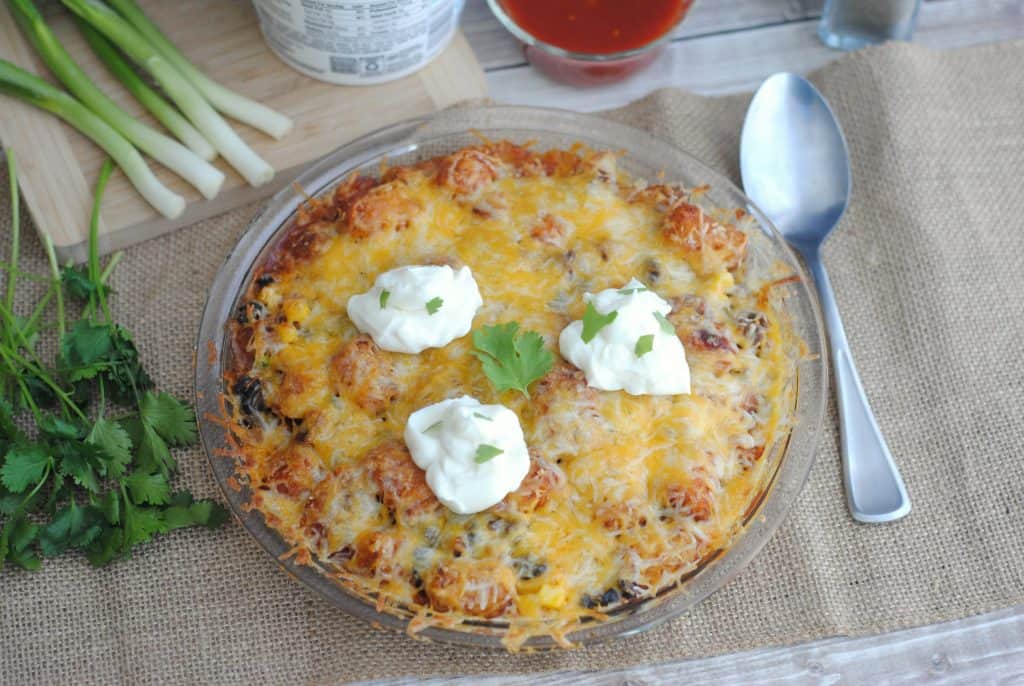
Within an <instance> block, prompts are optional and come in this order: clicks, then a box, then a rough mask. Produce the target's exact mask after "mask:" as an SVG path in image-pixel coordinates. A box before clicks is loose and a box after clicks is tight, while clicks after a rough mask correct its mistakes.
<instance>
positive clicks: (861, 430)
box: [804, 250, 910, 522]
mask: <svg viewBox="0 0 1024 686" xmlns="http://www.w3.org/2000/svg"><path fill="white" fill-rule="evenodd" d="M804 259H805V261H806V262H807V266H808V267H809V268H810V270H811V273H812V274H813V275H814V281H815V283H817V285H818V294H819V295H820V296H821V308H822V310H823V311H824V314H825V324H826V327H827V328H828V339H829V342H830V349H831V351H832V368H833V369H834V370H835V378H836V393H837V395H838V398H839V430H840V434H841V436H842V456H843V479H844V481H845V483H846V495H847V499H848V501H849V505H850V513H851V514H852V515H853V518H854V519H856V520H857V521H858V522H891V521H893V520H896V519H899V518H901V517H904V516H906V515H907V513H909V512H910V498H909V496H907V489H906V486H904V485H903V479H902V478H901V477H900V473H899V470H898V469H897V468H896V464H895V463H894V462H893V459H892V455H891V454H890V453H889V446H887V445H886V444H885V439H884V438H883V437H882V432H881V430H879V428H878V423H877V422H876V421H875V415H874V413H872V412H871V406H870V405H868V399H867V397H866V396H865V395H864V387H863V386H861V383H860V376H859V375H858V374H857V367H856V366H854V364H853V356H852V355H851V354H850V345H849V343H848V342H847V340H846V332H845V331H844V330H843V322H842V320H841V319H840V318H839V308H838V307H837V306H836V299H835V295H833V293H832V284H831V283H829V280H828V274H827V273H826V272H825V265H824V264H822V261H821V256H820V255H819V254H818V251H817V250H814V251H813V252H812V251H806V252H805V253H804Z"/></svg>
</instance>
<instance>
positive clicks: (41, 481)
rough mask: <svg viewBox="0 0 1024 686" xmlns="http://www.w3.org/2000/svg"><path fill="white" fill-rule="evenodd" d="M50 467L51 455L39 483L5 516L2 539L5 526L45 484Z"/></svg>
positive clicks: (0, 565) (0, 562) (1, 559)
mask: <svg viewBox="0 0 1024 686" xmlns="http://www.w3.org/2000/svg"><path fill="white" fill-rule="evenodd" d="M52 468H53V458H52V457H51V458H50V459H48V460H47V461H46V468H45V469H44V470H43V475H42V476H41V477H39V483H37V484H36V487H35V488H33V489H32V490H31V491H30V492H29V494H28V495H26V496H25V497H24V498H22V500H21V502H20V503H18V507H17V508H15V510H14V512H12V513H11V514H10V515H9V516H8V517H7V521H6V522H4V535H3V538H4V539H6V538H7V531H6V529H7V526H9V525H10V524H11V523H12V522H14V521H16V520H17V519H18V518H19V517H21V516H22V515H23V514H25V506H26V505H28V503H29V501H30V500H32V498H34V497H35V496H36V493H39V489H40V488H42V487H43V484H45V483H46V481H47V479H49V478H50V470H51V469H52ZM4 544H5V547H6V540H5V543H4ZM5 559H6V556H0V569H3V568H4V560H5Z"/></svg>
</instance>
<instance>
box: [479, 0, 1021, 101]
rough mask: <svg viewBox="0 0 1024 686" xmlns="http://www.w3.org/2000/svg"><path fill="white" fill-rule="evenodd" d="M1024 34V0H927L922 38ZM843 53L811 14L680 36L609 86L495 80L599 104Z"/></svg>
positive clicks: (936, 42)
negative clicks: (826, 41)
mask: <svg viewBox="0 0 1024 686" xmlns="http://www.w3.org/2000/svg"><path fill="white" fill-rule="evenodd" d="M1021 37H1024V12H1022V7H1021V1H1020V0H947V1H945V2H929V3H925V4H924V5H923V7H922V9H921V14H920V19H919V21H918V27H917V31H916V33H915V34H914V41H915V42H918V43H921V44H923V45H927V46H929V47H933V48H953V47H961V46H965V45H972V44H976V43H988V42H995V41H1001V40H1009V39H1013V38H1021ZM842 54H843V53H842V52H840V51H835V50H831V49H829V48H827V47H825V46H824V45H823V44H822V43H821V41H820V40H818V36H817V21H814V20H808V21H800V22H792V23H788V24H782V25H779V26H769V27H764V28H759V29H752V30H749V31H741V32H738V33H730V34H723V35H715V36H707V37H702V38H694V39H688V40H681V41H676V42H673V43H671V44H670V45H669V46H668V47H667V49H666V50H665V53H664V54H663V55H661V57H659V58H658V59H657V60H656V61H655V62H654V63H653V64H652V65H651V66H650V67H649V68H648V69H646V70H645V71H643V72H641V73H639V74H636V75H635V76H634V77H633V78H631V79H628V80H626V81H624V82H622V83H619V84H615V85H612V86H606V87H603V88H589V89H584V88H574V87H572V86H567V85H564V84H560V83H556V82H554V81H552V80H550V79H548V78H547V77H545V76H543V75H542V74H540V73H538V72H536V71H535V70H534V69H532V68H530V67H526V66H524V67H519V68H514V69H503V70H498V71H492V72H489V73H488V74H487V80H488V83H489V85H490V91H491V97H492V98H494V99H495V100H496V101H498V102H503V103H511V104H525V105H551V106H557V107H562V108H567V109H575V110H582V111H592V110H598V109H607V108H611V107H617V106H621V105H625V104H626V103H628V102H631V101H633V100H635V99H637V98H639V97H642V96H644V95H646V94H647V93H649V92H651V91H652V90H655V89H657V88H664V87H676V88H684V89H687V90H691V91H694V92H697V93H703V94H715V93H727V92H737V91H743V90H751V89H753V88H755V87H756V86H757V84H758V83H760V82H761V80H762V79H764V78H765V77H766V76H768V75H769V74H772V73H774V72H777V71H793V72H797V73H806V72H809V71H813V70H814V69H817V68H818V67H821V66H823V65H825V64H827V63H829V62H831V61H832V60H834V59H836V58H838V57H840V56H841V55H842Z"/></svg>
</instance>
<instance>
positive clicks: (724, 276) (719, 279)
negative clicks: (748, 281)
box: [708, 272, 736, 295]
mask: <svg viewBox="0 0 1024 686" xmlns="http://www.w3.org/2000/svg"><path fill="white" fill-rule="evenodd" d="M735 285H736V279H734V278H733V277H732V274H731V273H730V272H718V273H717V274H715V276H714V278H712V279H711V281H710V283H709V284H708V287H709V288H710V290H711V291H712V292H713V293H715V294H716V295H725V293H726V291H728V290H729V289H730V288H732V287H733V286H735Z"/></svg>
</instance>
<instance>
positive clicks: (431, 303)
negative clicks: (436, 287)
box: [427, 298, 444, 314]
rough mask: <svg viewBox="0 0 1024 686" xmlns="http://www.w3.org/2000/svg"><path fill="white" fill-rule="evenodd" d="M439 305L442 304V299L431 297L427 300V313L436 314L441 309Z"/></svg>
mask: <svg viewBox="0 0 1024 686" xmlns="http://www.w3.org/2000/svg"><path fill="white" fill-rule="evenodd" d="M441 305H444V300H442V299H441V298H431V299H430V300H428V301H427V314H436V313H437V311H438V310H440V309H441Z"/></svg>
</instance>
